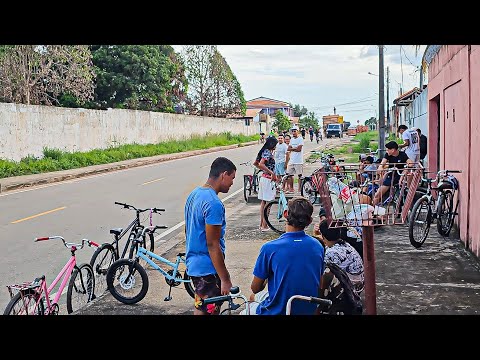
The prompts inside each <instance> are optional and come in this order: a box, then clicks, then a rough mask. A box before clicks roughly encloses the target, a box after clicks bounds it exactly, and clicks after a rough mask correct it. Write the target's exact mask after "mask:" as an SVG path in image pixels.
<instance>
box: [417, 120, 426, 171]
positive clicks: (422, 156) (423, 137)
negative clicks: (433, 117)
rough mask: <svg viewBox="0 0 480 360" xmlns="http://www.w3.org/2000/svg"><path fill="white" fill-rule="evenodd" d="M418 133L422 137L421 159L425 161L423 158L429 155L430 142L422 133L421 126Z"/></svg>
mask: <svg viewBox="0 0 480 360" xmlns="http://www.w3.org/2000/svg"><path fill="white" fill-rule="evenodd" d="M417 133H418V136H419V137H420V160H422V163H423V159H425V156H427V147H428V142H427V137H426V136H425V135H423V134H422V130H420V128H417Z"/></svg>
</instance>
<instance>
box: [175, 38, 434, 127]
mask: <svg viewBox="0 0 480 360" xmlns="http://www.w3.org/2000/svg"><path fill="white" fill-rule="evenodd" d="M173 48H174V49H175V51H180V50H181V49H182V45H173ZM425 48H426V45H420V48H419V50H418V52H417V54H416V55H415V45H385V47H384V72H385V110H386V109H387V107H386V106H387V103H386V101H387V83H386V77H387V75H386V73H387V67H388V68H389V73H390V76H389V77H390V84H389V103H390V106H391V105H393V100H394V99H395V98H396V97H398V95H399V92H400V86H401V85H402V86H401V88H402V90H403V92H407V91H408V90H411V89H413V88H414V87H419V86H420V70H419V69H420V65H421V59H422V56H423V53H424V51H425ZM217 49H218V50H219V52H220V54H222V56H223V57H224V58H225V60H226V61H227V63H228V65H229V66H230V69H231V70H232V72H233V73H234V74H235V76H236V77H237V80H238V81H239V82H240V85H241V87H242V91H243V93H244V96H245V100H247V101H248V100H252V99H254V98H257V97H261V96H264V97H267V98H271V99H275V100H281V101H285V102H288V103H290V104H292V105H296V104H299V105H300V106H304V107H305V108H307V109H308V111H309V112H314V113H315V115H316V116H317V118H318V119H319V120H320V122H321V119H322V116H324V115H330V114H333V111H334V110H333V108H334V107H335V108H336V113H337V114H339V115H343V117H344V121H350V122H351V123H352V124H357V121H358V120H359V121H360V122H359V123H360V124H362V123H364V121H365V120H367V119H369V118H370V117H378V107H379V99H378V92H379V91H378V90H379V77H378V73H379V54H378V53H379V51H378V46H377V45H218V46H217ZM369 72H371V73H373V74H375V75H377V76H375V75H370V74H369ZM427 82H428V80H427V76H426V75H424V80H423V83H424V84H427Z"/></svg>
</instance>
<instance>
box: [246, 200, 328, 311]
mask: <svg viewBox="0 0 480 360" xmlns="http://www.w3.org/2000/svg"><path fill="white" fill-rule="evenodd" d="M312 214H313V205H312V204H311V203H310V202H309V201H308V200H307V199H305V198H303V197H297V198H293V199H291V200H290V201H289V202H288V209H287V210H285V212H284V216H285V218H286V219H287V224H286V226H285V230H286V232H285V233H284V234H282V235H281V236H280V237H279V238H278V239H275V240H272V241H269V242H267V243H265V244H263V245H262V247H261V249H260V254H259V255H258V258H257V260H256V263H255V267H254V269H253V280H252V284H251V289H252V292H253V294H252V295H251V296H250V300H251V301H252V302H250V303H248V304H247V306H248V307H249V309H250V314H251V315H285V314H286V310H287V302H288V300H289V299H290V297H292V296H293V295H304V296H318V295H319V289H320V278H321V275H322V273H323V269H324V248H323V246H322V244H321V243H320V242H319V241H318V240H317V239H315V238H314V237H312V236H310V235H307V234H306V233H305V230H304V229H305V228H306V227H307V226H308V225H310V223H311V222H312ZM266 286H268V291H267V289H266ZM315 309H316V305H315V304H312V303H309V302H306V301H294V302H293V303H292V308H291V314H292V315H313V314H314V312H315ZM246 310H247V309H245V310H243V311H242V312H241V313H240V314H242V315H245V314H246V313H247V312H246Z"/></svg>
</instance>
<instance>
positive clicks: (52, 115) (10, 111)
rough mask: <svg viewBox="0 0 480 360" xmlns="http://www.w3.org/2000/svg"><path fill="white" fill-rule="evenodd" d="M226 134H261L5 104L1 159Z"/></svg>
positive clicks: (179, 120)
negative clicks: (46, 151)
mask: <svg viewBox="0 0 480 360" xmlns="http://www.w3.org/2000/svg"><path fill="white" fill-rule="evenodd" d="M222 132H230V133H232V134H244V135H253V134H255V133H256V131H255V128H254V126H252V125H250V126H245V122H244V120H231V119H223V118H213V117H202V116H192V115H182V114H169V113H158V112H150V111H137V110H120V109H109V110H87V109H73V108H59V107H50V106H41V105H23V104H10V103H0V159H9V160H15V161H18V160H20V159H21V158H23V157H26V156H28V155H34V156H37V157H38V156H42V152H43V148H44V147H48V148H54V149H60V150H64V151H72V152H73V151H88V150H92V149H105V148H108V147H110V146H117V145H123V144H133V143H137V144H152V143H158V142H162V141H167V140H182V139H185V138H189V137H190V136H192V135H206V134H207V133H212V134H218V133H222Z"/></svg>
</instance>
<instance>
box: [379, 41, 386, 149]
mask: <svg viewBox="0 0 480 360" xmlns="http://www.w3.org/2000/svg"><path fill="white" fill-rule="evenodd" d="M378 60H379V61H378V88H379V91H378V112H379V114H378V117H379V118H378V155H379V156H380V158H383V156H384V155H385V94H384V80H385V77H384V71H383V45H378Z"/></svg>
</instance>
